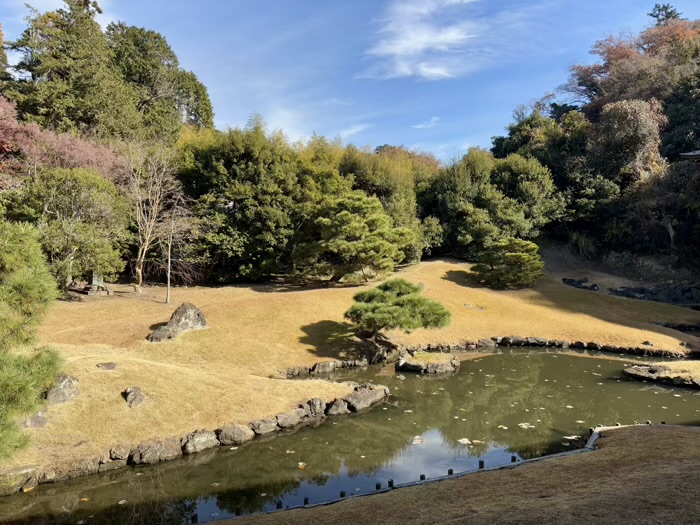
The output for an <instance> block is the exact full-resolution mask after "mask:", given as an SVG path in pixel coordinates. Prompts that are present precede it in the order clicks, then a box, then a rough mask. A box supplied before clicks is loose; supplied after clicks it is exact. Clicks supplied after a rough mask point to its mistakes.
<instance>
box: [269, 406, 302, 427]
mask: <svg viewBox="0 0 700 525" xmlns="http://www.w3.org/2000/svg"><path fill="white" fill-rule="evenodd" d="M304 415H306V412H305V410H304V409H303V408H295V409H294V410H292V411H291V412H285V413H283V414H277V417H276V419H277V425H278V426H279V427H280V428H291V427H295V426H297V425H298V424H299V423H300V422H301V418H302V417H304Z"/></svg>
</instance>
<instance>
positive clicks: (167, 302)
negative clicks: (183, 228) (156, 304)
mask: <svg viewBox="0 0 700 525" xmlns="http://www.w3.org/2000/svg"><path fill="white" fill-rule="evenodd" d="M172 248H173V236H172V235H170V236H168V269H167V271H166V276H165V280H166V288H167V291H166V293H165V304H170V271H171V268H172Z"/></svg>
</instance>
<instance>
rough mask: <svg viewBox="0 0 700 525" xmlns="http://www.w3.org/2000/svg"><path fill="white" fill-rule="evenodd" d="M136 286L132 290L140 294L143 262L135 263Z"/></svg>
mask: <svg viewBox="0 0 700 525" xmlns="http://www.w3.org/2000/svg"><path fill="white" fill-rule="evenodd" d="M134 271H135V272H136V284H135V285H134V288H135V289H136V291H137V292H138V293H141V286H142V285H143V262H139V261H136V268H135V270H134Z"/></svg>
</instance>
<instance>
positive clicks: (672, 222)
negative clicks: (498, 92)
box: [0, 0, 700, 286]
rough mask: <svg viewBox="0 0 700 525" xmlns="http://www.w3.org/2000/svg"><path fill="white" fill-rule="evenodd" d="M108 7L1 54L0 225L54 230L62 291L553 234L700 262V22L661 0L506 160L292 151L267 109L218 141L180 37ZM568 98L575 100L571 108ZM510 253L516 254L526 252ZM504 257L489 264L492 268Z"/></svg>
mask: <svg viewBox="0 0 700 525" xmlns="http://www.w3.org/2000/svg"><path fill="white" fill-rule="evenodd" d="M98 9H99V6H97V4H96V3H95V2H85V1H78V0H68V1H66V2H65V6H64V8H62V9H59V10H56V11H51V12H48V13H38V12H33V13H32V15H31V16H30V17H29V19H28V27H27V29H26V31H25V32H24V33H23V34H22V36H21V37H20V38H19V39H18V40H17V41H14V42H7V43H5V44H4V47H3V49H9V50H12V51H14V52H15V53H16V56H19V62H18V63H17V64H16V65H14V66H9V65H8V63H7V58H6V56H5V54H4V52H3V54H0V63H1V64H0V65H1V66H2V68H1V70H0V94H2V97H4V98H2V99H0V218H2V219H4V220H7V221H13V222H19V221H22V222H29V223H31V224H34V225H35V226H36V228H37V229H38V230H39V235H40V238H41V243H42V246H43V249H44V252H45V253H46V255H47V257H48V260H49V263H50V265H51V268H52V271H53V273H54V276H55V277H56V278H57V279H58V281H59V282H60V283H61V285H62V286H68V285H69V284H70V283H71V282H72V281H74V280H80V279H82V278H85V277H86V276H87V275H88V274H89V272H91V271H97V272H98V273H101V274H103V275H105V276H108V277H115V276H117V275H120V274H129V273H132V274H134V275H135V276H136V278H137V281H138V283H139V285H140V284H141V282H142V281H143V279H144V278H149V277H150V278H161V277H162V276H164V275H169V276H171V277H172V278H174V279H176V280H177V279H179V280H180V281H181V282H194V281H208V282H232V281H236V280H261V279H268V278H270V277H272V276H278V275H285V276H286V277H287V278H296V279H300V280H304V279H329V280H332V281H338V280H343V281H352V280H361V279H368V278H371V277H374V276H377V275H381V274H384V273H388V272H390V271H392V270H393V269H394V268H395V267H396V266H397V265H399V264H405V263H412V262H416V261H419V260H420V259H421V258H422V257H424V256H426V255H451V256H457V257H462V258H465V259H481V260H484V258H485V256H487V255H488V254H489V253H490V252H491V251H492V248H493V247H495V246H499V247H500V248H499V249H501V248H503V247H505V246H511V247H513V246H519V247H521V248H522V251H523V253H534V252H533V251H532V250H531V248H530V247H529V245H528V244H526V243H525V244H523V243H517V242H513V241H512V239H521V240H532V239H535V238H538V237H542V236H548V237H552V238H556V239H559V240H562V241H565V242H567V243H569V244H570V245H571V246H572V247H573V248H574V249H576V250H578V251H580V252H581V253H583V254H584V255H586V256H590V257H593V256H596V255H598V254H604V253H606V252H607V251H610V250H615V251H630V252H633V253H637V254H650V253H653V254H664V255H672V256H674V257H675V258H676V260H677V261H678V263H681V264H685V265H687V266H693V267H695V268H699V267H700V262H699V261H700V258H699V257H698V256H699V255H700V253H698V252H699V251H700V202H699V198H698V196H700V169H699V168H698V167H699V166H700V164H696V163H692V162H684V161H682V160H681V158H680V153H683V152H687V151H691V150H695V149H700V111H699V108H700V100H699V97H700V22H698V21H688V20H684V19H682V18H681V15H680V14H679V13H677V12H676V11H675V10H673V9H672V8H670V6H657V8H655V10H654V12H653V13H652V15H653V17H654V19H655V21H656V24H655V25H653V26H652V27H649V28H648V29H646V30H645V31H643V32H642V33H641V34H640V35H635V36H627V37H620V38H613V37H610V38H608V39H605V40H603V41H600V42H597V43H596V44H595V45H594V47H593V50H592V52H593V53H594V54H595V55H596V56H598V57H599V62H597V63H596V64H594V65H590V66H582V65H577V66H574V67H573V68H572V71H571V79H570V81H569V83H568V84H567V85H565V86H563V87H562V88H561V89H560V95H559V97H560V98H556V97H555V96H554V95H552V96H549V97H546V98H544V99H543V100H541V101H539V102H537V103H534V104H531V105H530V106H529V107H525V106H524V107H522V108H518V109H517V110H516V111H515V113H514V116H515V120H514V122H513V123H512V124H511V125H510V126H509V127H508V129H507V134H506V135H505V136H498V137H494V139H493V147H492V148H491V150H490V151H488V150H484V149H478V148H474V149H471V150H470V151H469V152H468V153H467V154H466V155H464V156H463V157H462V158H459V159H455V160H453V161H451V162H448V163H443V162H440V161H438V160H437V159H436V158H435V157H434V156H433V155H431V154H429V153H423V152H418V151H412V150H409V149H407V148H404V147H402V146H390V145H384V146H380V147H378V148H375V149H369V148H358V147H356V146H353V145H349V146H345V145H343V144H342V142H341V141H340V140H339V139H328V138H325V137H322V136H316V135H314V136H313V137H311V138H310V139H309V140H305V141H302V142H298V143H291V142H290V141H289V140H288V139H287V138H286V137H285V136H284V134H283V132H282V131H276V132H270V131H268V130H266V128H265V124H264V121H263V119H262V117H260V116H259V115H253V116H252V117H251V119H250V121H249V123H248V124H247V126H246V127H245V128H244V129H232V130H228V131H218V130H215V129H214V128H213V110H212V106H211V103H210V101H209V98H208V95H207V90H206V88H205V87H204V86H203V85H202V84H201V83H200V82H199V81H198V80H197V78H196V76H195V75H194V74H193V73H190V72H186V71H183V70H182V69H181V68H180V67H179V64H178V59H177V56H176V55H175V54H174V52H173V51H172V49H171V48H170V46H169V45H168V43H167V41H166V39H165V38H164V37H163V36H162V35H160V34H159V33H157V32H155V31H151V30H146V29H142V28H136V27H131V26H127V25H126V24H124V23H117V24H110V25H109V26H108V27H107V29H106V31H103V30H102V29H101V28H100V26H99V24H97V22H96V21H95V14H96V12H97V10H98ZM562 97H564V98H566V97H568V98H566V100H568V102H567V103H563V102H561V100H563V99H564V98H562ZM506 241H507V242H506ZM486 258H488V257H486Z"/></svg>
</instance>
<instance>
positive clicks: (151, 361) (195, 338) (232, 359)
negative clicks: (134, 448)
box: [0, 261, 700, 468]
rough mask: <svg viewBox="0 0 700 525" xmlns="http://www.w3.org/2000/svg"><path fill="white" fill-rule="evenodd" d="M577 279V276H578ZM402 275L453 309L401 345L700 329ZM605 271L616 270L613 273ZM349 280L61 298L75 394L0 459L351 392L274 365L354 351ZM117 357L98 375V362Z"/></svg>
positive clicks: (672, 312)
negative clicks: (177, 331) (133, 400)
mask: <svg viewBox="0 0 700 525" xmlns="http://www.w3.org/2000/svg"><path fill="white" fill-rule="evenodd" d="M578 275H579V274H576V275H575V276H578ZM401 276H402V277H404V278H406V279H408V280H410V281H412V282H417V283H422V284H423V285H424V287H425V294H426V295H427V296H428V297H430V298H432V299H436V300H438V301H440V302H442V303H443V304H444V305H445V306H446V307H447V308H448V309H449V310H450V311H451V312H452V324H451V325H450V326H449V327H448V328H446V329H444V330H437V331H427V330H417V331H416V332H414V333H412V334H404V333H392V334H390V336H391V338H392V339H394V340H396V341H397V342H399V343H403V344H426V343H431V342H432V343H456V342H459V341H461V340H465V339H467V340H476V339H478V338H482V337H490V336H495V335H521V336H537V337H545V338H550V339H565V340H572V341H573V340H583V341H596V342H600V343H602V344H611V345H617V346H636V345H640V344H641V343H642V342H643V341H650V342H651V343H652V344H653V345H654V346H653V347H649V348H650V350H654V349H668V350H676V351H678V352H679V353H682V352H685V351H686V347H682V346H681V345H680V343H681V342H682V341H683V342H687V343H691V344H695V345H697V344H698V340H697V338H695V337H693V336H690V335H686V334H682V333H680V332H676V331H673V330H670V329H667V328H663V327H660V326H654V325H651V324H649V323H650V322H653V321H659V322H674V323H698V322H700V312H693V311H691V310H687V309H683V308H678V307H673V306H669V305H664V304H659V303H651V302H643V301H635V300H631V299H624V298H618V297H613V296H609V295H607V294H605V293H604V292H588V291H583V290H577V289H574V288H571V287H567V286H564V285H562V284H561V282H560V278H561V277H562V276H566V273H562V272H561V271H553V272H549V273H548V274H547V275H546V276H545V278H543V279H542V280H541V281H540V282H539V283H538V284H537V285H536V286H535V287H534V288H533V289H529V290H521V291H492V290H488V289H485V288H481V287H476V286H473V285H472V284H471V279H470V275H469V273H468V266H467V265H465V264H460V263H456V262H450V261H430V262H424V263H421V264H419V265H416V266H413V267H410V268H407V269H406V270H404V271H402V272H401ZM608 278H609V279H610V280H612V279H613V278H612V277H608ZM357 291H358V289H357V288H317V289H286V288H284V287H279V286H274V285H261V286H232V287H222V288H204V287H196V288H187V289H184V288H183V289H175V290H174V291H173V304H172V305H171V306H167V305H164V304H162V302H161V301H162V299H163V296H164V294H163V290H162V289H159V288H150V289H146V290H145V292H144V294H143V295H137V294H134V293H132V292H127V291H126V289H122V290H118V293H116V294H115V295H114V296H113V297H109V298H99V299H96V300H90V301H87V302H84V303H58V304H56V305H55V307H54V308H53V310H52V311H51V313H50V315H49V316H48V318H47V320H46V322H45V323H44V325H43V326H42V328H41V330H40V339H41V342H42V343H47V344H51V345H53V346H55V347H56V348H57V349H58V350H59V351H60V353H61V355H62V356H63V358H64V360H65V366H64V370H65V372H66V373H69V374H71V375H74V376H76V377H78V378H79V379H80V382H81V393H80V395H79V397H78V398H76V399H75V400H74V401H73V402H71V403H68V404H65V405H57V406H52V407H50V408H49V410H48V418H49V423H48V425H47V426H46V427H45V428H43V429H37V430H31V431H29V432H30V433H31V437H32V444H31V446H30V447H29V448H27V449H26V450H23V451H20V452H19V453H17V454H16V455H15V457H14V458H13V459H12V460H10V461H6V462H3V463H0V468H5V467H10V466H17V465H37V466H42V465H51V464H54V463H56V462H60V461H68V460H71V459H74V458H79V457H84V456H86V455H89V454H96V453H101V452H104V451H105V450H107V449H109V448H110V447H111V446H112V445H114V444H117V443H125V444H132V445H135V444H137V443H139V442H141V441H144V440H147V439H152V438H165V437H170V436H182V435H185V434H187V433H188V432H190V431H192V430H195V429H214V428H217V427H219V426H222V425H224V424H229V423H245V422H249V421H251V420H253V419H257V418H261V417H265V416H270V415H274V414H276V413H279V412H285V411H289V410H291V409H292V408H294V407H295V406H296V405H297V404H298V403H299V402H302V401H306V400H307V399H309V398H312V397H316V396H319V397H324V398H326V399H328V400H330V399H333V398H336V397H341V396H344V395H347V394H348V393H349V392H350V391H351V389H350V387H348V386H346V385H341V384H333V383H329V382H326V381H321V380H305V381H287V380H284V379H282V376H281V375H280V372H282V371H284V370H286V369H287V368H288V367H292V366H302V365H311V364H313V363H315V362H317V361H320V360H325V359H338V358H341V359H342V358H346V357H351V354H352V352H353V350H354V349H355V344H354V342H353V341H352V339H351V338H350V335H351V333H352V327H351V326H350V325H349V324H347V323H346V322H345V321H344V320H343V313H344V312H345V310H346V309H347V308H348V307H349V306H350V305H351V304H352V296H353V295H354V294H355V293H357ZM185 301H188V302H192V303H194V304H195V305H197V306H198V307H200V308H201V309H202V311H203V312H204V313H205V315H206V316H207V318H208V320H209V323H210V326H211V328H209V329H207V330H202V331H198V332H192V333H188V334H185V335H183V336H181V337H180V338H178V339H177V340H174V341H168V342H164V343H157V344H156V343H149V342H147V341H146V339H145V338H146V336H147V335H148V334H149V333H150V331H151V330H152V328H153V327H154V326H155V325H157V324H158V323H162V322H164V321H167V319H168V318H169V316H170V314H171V313H172V311H173V310H174V308H175V307H176V306H177V305H179V304H180V303H182V302H185ZM108 361H114V362H116V363H118V365H119V368H118V369H117V370H116V371H105V370H100V369H98V368H97V366H96V365H97V364H98V363H102V362H108ZM130 386H139V387H141V388H142V389H143V390H144V392H145V393H146V394H147V395H148V397H149V399H148V401H147V402H146V403H144V404H143V405H141V406H139V407H138V408H135V409H129V408H128V407H127V405H126V403H125V402H124V400H123V399H122V397H121V392H122V391H123V390H124V389H126V388H127V387H130Z"/></svg>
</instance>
